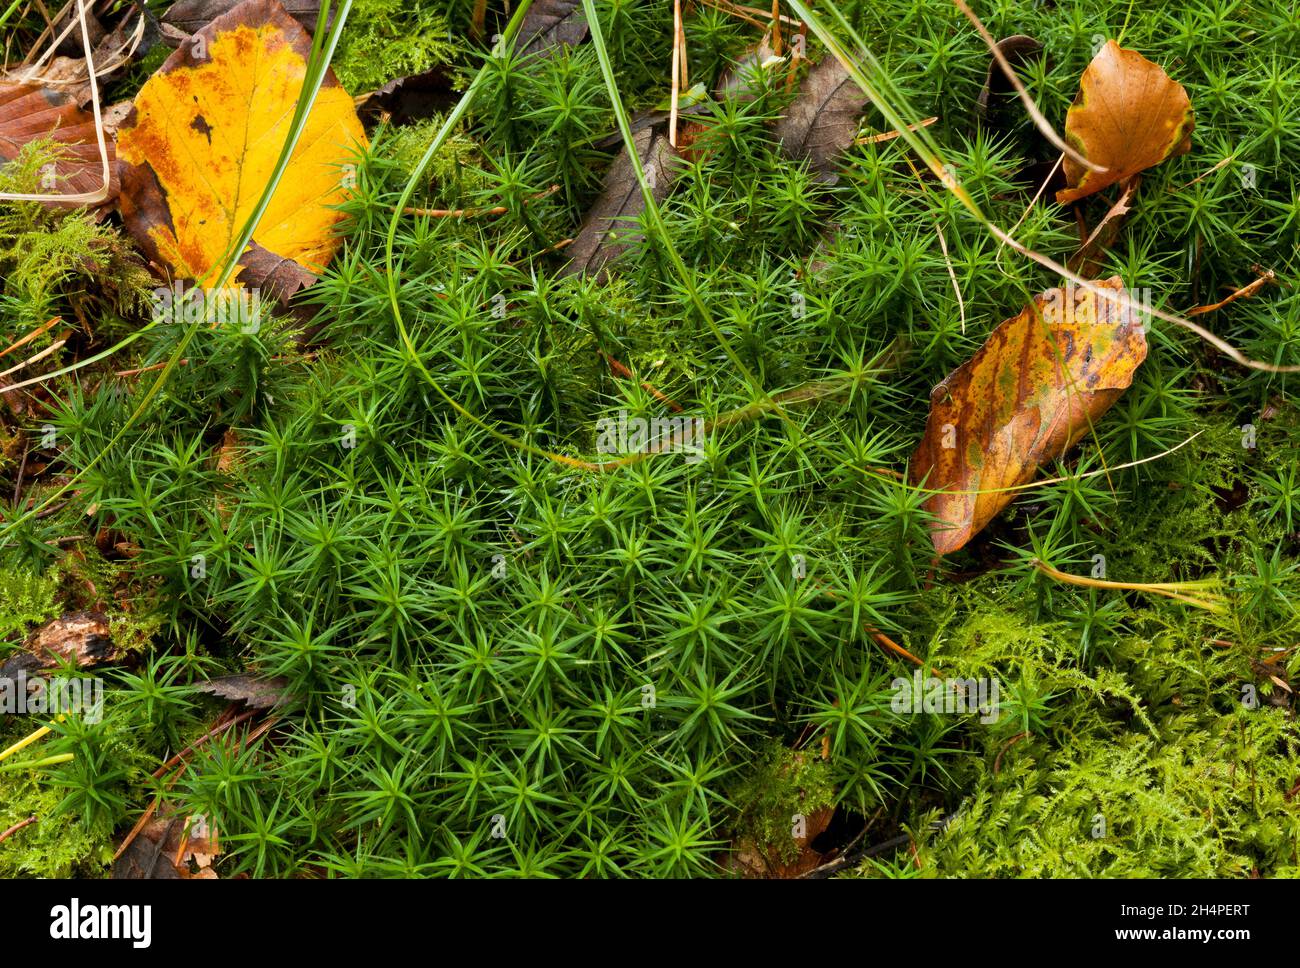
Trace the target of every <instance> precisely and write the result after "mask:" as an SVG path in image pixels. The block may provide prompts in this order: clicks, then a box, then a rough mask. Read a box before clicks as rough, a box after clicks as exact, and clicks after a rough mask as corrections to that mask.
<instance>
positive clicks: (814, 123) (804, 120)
mask: <svg viewBox="0 0 1300 968" xmlns="http://www.w3.org/2000/svg"><path fill="white" fill-rule="evenodd" d="M866 105H867V98H866V95H865V94H863V93H862V89H861V88H860V87H858V85H857V82H855V81H854V80H853V78H852V77H851V76H850V75H849V72H848V71H847V70H845V68H844V65H843V64H841V63H840V62H839V61H838V60H836V59H835V58H834V57H823V58H822V59H821V61H820V62H819V63H818V64H817V66H816V67H814V68H813V69H812V70H810V71H809V72H808V76H807V77H805V78H804V80H803V83H802V84H800V85H799V94H798V96H797V97H796V98H795V99H794V102H793V103H792V104H791V105H790V107H789V109H788V110H787V111H786V114H785V116H784V117H782V118H781V119H780V120H779V121H777V123H776V127H775V128H774V129H773V133H774V134H775V135H776V137H777V140H779V141H780V142H781V147H782V148H784V149H785V153H786V154H788V155H789V156H790V157H791V158H807V159H808V161H809V162H810V163H811V165H812V169H813V172H814V173H815V174H816V176H817V180H818V181H820V182H822V183H824V184H827V185H833V184H835V182H837V181H838V180H839V173H838V172H837V171H836V164H835V160H836V156H837V155H839V154H840V153H841V152H843V151H845V150H846V149H847V148H848V147H849V146H850V145H852V144H853V139H854V138H856V137H857V134H858V128H859V126H860V119H861V117H862V113H863V111H864V110H865V109H866Z"/></svg>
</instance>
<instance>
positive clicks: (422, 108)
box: [357, 67, 461, 124]
mask: <svg viewBox="0 0 1300 968" xmlns="http://www.w3.org/2000/svg"><path fill="white" fill-rule="evenodd" d="M460 94H461V92H459V91H457V90H456V85H455V84H454V83H453V81H452V77H451V74H450V73H449V72H448V71H447V69H446V68H445V67H431V68H429V69H428V70H427V71H421V72H420V73H419V74H408V75H407V76H406V77H398V78H394V79H393V80H391V81H389V82H388V83H387V84H385V85H384V86H383V87H381V88H379V90H377V91H371V92H370V93H369V94H367V95H365V97H364V98H363V99H362V100H360V101H359V102H358V104H357V114H359V115H360V116H361V119H362V120H363V121H365V122H366V123H367V124H373V123H375V122H377V121H378V120H379V119H380V118H381V117H384V118H387V120H388V121H389V123H390V124H410V123H411V122H412V121H422V120H424V119H425V118H431V117H433V116H434V115H435V114H437V113H438V112H440V111H445V110H447V109H448V108H450V107H451V106H452V105H454V104H455V103H456V101H457V100H458V99H459V98H460Z"/></svg>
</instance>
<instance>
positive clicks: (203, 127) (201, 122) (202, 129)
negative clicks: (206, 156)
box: [190, 114, 212, 144]
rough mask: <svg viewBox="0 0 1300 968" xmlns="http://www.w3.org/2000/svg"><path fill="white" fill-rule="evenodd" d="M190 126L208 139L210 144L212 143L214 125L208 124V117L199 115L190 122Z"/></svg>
mask: <svg viewBox="0 0 1300 968" xmlns="http://www.w3.org/2000/svg"><path fill="white" fill-rule="evenodd" d="M190 127H191V128H193V129H194V130H195V131H197V132H198V133H199V134H201V135H203V136H204V137H205V138H207V139H208V144H212V125H210V124H208V120H207V118H205V117H204V116H203V115H201V114H200V115H197V116H196V117H195V118H194V120H193V121H191V122H190Z"/></svg>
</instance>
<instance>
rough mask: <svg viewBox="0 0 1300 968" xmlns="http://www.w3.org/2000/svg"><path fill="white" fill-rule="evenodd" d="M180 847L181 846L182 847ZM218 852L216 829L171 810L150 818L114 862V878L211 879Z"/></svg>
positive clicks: (214, 875)
mask: <svg viewBox="0 0 1300 968" xmlns="http://www.w3.org/2000/svg"><path fill="white" fill-rule="evenodd" d="M182 848H183V849H182ZM220 853H221V847H220V845H219V844H218V843H217V837H216V832H215V830H213V831H209V830H208V829H207V824H206V822H205V821H202V820H201V819H199V818H196V817H189V818H186V817H183V816H182V815H181V814H179V813H177V812H175V811H174V810H171V811H168V812H167V813H165V814H164V815H163V816H160V817H158V818H157V819H155V820H153V821H151V822H150V823H149V824H148V825H146V826H145V828H144V829H143V830H141V831H140V833H139V834H138V835H136V838H135V839H134V840H133V841H131V844H130V846H129V847H127V849H126V851H125V852H124V853H123V854H122V856H121V857H120V858H118V860H117V863H115V864H114V865H113V875H112V878H113V880H119V881H122V880H158V881H161V880H213V879H217V872H216V871H214V870H213V869H212V862H213V861H214V860H215V859H216V858H217V856H218V855H219V854H220Z"/></svg>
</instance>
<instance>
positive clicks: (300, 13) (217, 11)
mask: <svg viewBox="0 0 1300 968" xmlns="http://www.w3.org/2000/svg"><path fill="white" fill-rule="evenodd" d="M239 3H240V0H178V2H177V3H175V4H173V5H172V6H171V8H170V9H168V11H167V12H166V13H165V14H163V17H162V22H163V24H164V25H165V26H169V27H175V28H177V29H178V30H179V31H182V32H184V33H185V34H192V33H194V32H195V31H197V30H199V29H201V28H203V27H206V26H207V25H208V24H210V23H212V21H214V20H216V19H217V18H218V17H220V16H221V15H222V14H224V13H229V12H230V11H231V10H233V9H235V7H237V6H239ZM280 5H281V6H282V7H284V10H285V12H286V13H287V14H289V16H291V17H293V18H294V19H295V20H297V21H298V22H299V23H300V24H302V26H303V29H304V30H306V31H307V32H308V33H312V32H314V31H315V30H316V18H317V17H318V16H319V15H320V3H319V2H318V0H280ZM336 6H337V5H336ZM332 20H333V16H332V15H331V21H332ZM164 36H165V37H166V39H167V40H169V41H170V42H171V46H172V47H175V46H176V44H177V43H179V41H180V40H181V39H183V38H181V37H180V36H179V35H178V34H176V33H173V32H170V31H168V32H165V33H164Z"/></svg>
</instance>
